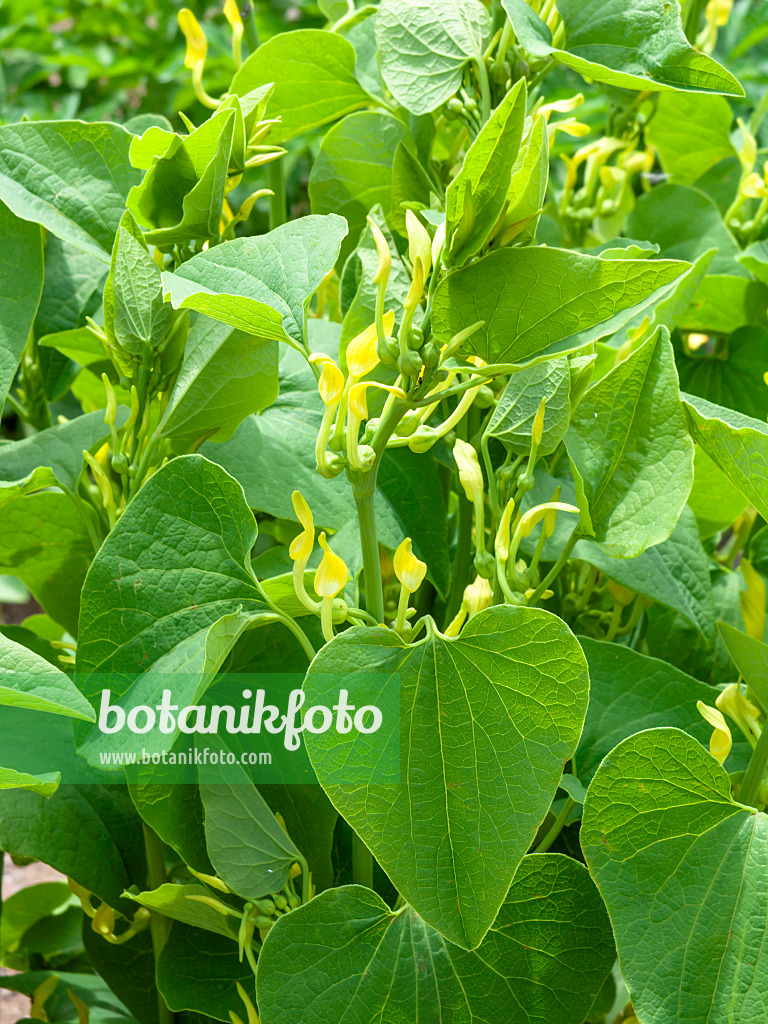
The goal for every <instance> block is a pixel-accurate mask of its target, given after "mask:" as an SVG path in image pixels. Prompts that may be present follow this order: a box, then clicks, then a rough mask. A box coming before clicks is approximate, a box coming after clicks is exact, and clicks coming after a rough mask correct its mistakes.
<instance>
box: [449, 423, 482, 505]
mask: <svg viewBox="0 0 768 1024" xmlns="http://www.w3.org/2000/svg"><path fill="white" fill-rule="evenodd" d="M453 457H454V459H456V465H457V466H458V469H459V481H460V483H461V486H462V487H463V488H464V493H465V494H466V496H467V499H468V500H469V501H472V502H474V501H477V500H479V499H481V498H482V495H483V491H484V488H483V471H482V470H481V469H480V463H479V462H478V461H477V452H476V451H475V449H474V448H473V447H472V445H471V444H468V443H467V442H466V441H462V440H461V439H460V438H457V440H456V443H455V444H454V446H453Z"/></svg>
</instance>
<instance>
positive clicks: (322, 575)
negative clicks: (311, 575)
mask: <svg viewBox="0 0 768 1024" xmlns="http://www.w3.org/2000/svg"><path fill="white" fill-rule="evenodd" d="M318 541H319V543H320V547H321V548H322V549H323V551H324V552H325V554H324V555H323V560H322V562H321V563H320V565H319V566H318V568H317V572H316V573H315V593H316V594H317V596H318V597H322V598H329V597H330V598H334V597H336V595H337V594H338V593H340V591H342V590H343V589H344V587H346V585H347V582H348V580H349V569H347V567H346V565H345V564H344V562H343V561H342V560H341V559H340V558H339V556H338V555H337V554H336V553H335V552H334V551H331V549H330V548H329V547H328V541H327V540H326V539H325V534H324V533H321V534H320V536H319V537H318Z"/></svg>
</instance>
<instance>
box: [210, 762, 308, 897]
mask: <svg viewBox="0 0 768 1024" xmlns="http://www.w3.org/2000/svg"><path fill="white" fill-rule="evenodd" d="M204 780H205V781H203V782H201V784H200V796H201V797H202V800H203V808H204V809H205V842H206V845H207V847H208V855H209V856H210V858H211V863H212V864H213V866H214V868H215V869H216V873H217V874H218V876H219V878H221V879H222V880H223V881H224V882H226V883H227V885H228V886H229V888H230V889H232V890H233V892H236V893H237V894H238V896H242V897H243V898H244V899H248V900H254V899H259V898H260V897H263V896H268V895H269V894H270V893H273V892H280V890H281V889H282V888H283V886H284V885H285V883H286V882H287V881H288V877H289V875H290V871H291V866H292V865H293V864H295V863H296V862H297V861H299V860H301V854H300V853H299V851H298V850H297V849H296V847H295V846H294V845H293V842H292V840H291V838H290V836H289V835H288V834H287V833H286V831H285V829H284V828H283V827H282V826H281V824H280V822H279V821H278V820H277V818H276V817H275V816H274V814H273V813H272V811H270V809H269V807H268V805H267V803H266V802H265V800H264V798H263V797H262V796H261V794H260V793H259V791H258V790H257V789H256V787H255V786H254V785H253V784H252V782H251V780H250V778H249V777H248V775H247V773H246V772H245V770H244V769H243V768H241V767H240V766H239V765H227V767H226V768H222V767H221V766H219V765H206V767H205V775H204Z"/></svg>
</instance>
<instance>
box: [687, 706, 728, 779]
mask: <svg viewBox="0 0 768 1024" xmlns="http://www.w3.org/2000/svg"><path fill="white" fill-rule="evenodd" d="M696 707H697V708H698V711H699V714H700V715H701V717H702V718H703V719H704V720H705V721H706V722H708V723H709V724H710V725H711V726H712V728H713V729H714V730H715V731H714V732H713V733H712V738H711V739H710V741H709V752H710V754H711V755H712V757H714V759H715V760H716V761H717V763H718V764H722V763H723V762H724V761H725V759H726V757H728V755H729V754H730V752H731V746H732V743H733V740H732V739H731V730H730V729H729V728H728V723H727V722H726V721H725V719H724V718H723V715H722V713H721V712H720V711H718V709H717V708H711V707H710V706H709V705H708V704H705V703H704V702H703V701H701V700H697V701H696Z"/></svg>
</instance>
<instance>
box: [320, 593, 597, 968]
mask: <svg viewBox="0 0 768 1024" xmlns="http://www.w3.org/2000/svg"><path fill="white" fill-rule="evenodd" d="M340 685H343V686H344V688H345V689H347V690H348V691H349V700H350V702H351V703H352V704H355V705H357V706H358V707H360V706H362V705H368V704H370V703H371V691H372V689H373V690H374V691H376V692H377V693H379V692H380V700H381V702H382V709H383V711H382V713H383V714H384V719H385V720H384V724H383V725H382V727H381V728H380V729H379V730H378V731H376V732H371V733H360V732H357V731H353V732H349V733H336V732H335V731H329V732H326V733H319V734H312V733H306V734H305V742H306V746H307V750H308V753H309V756H310V760H311V761H312V764H313V767H314V768H315V771H316V773H317V777H318V779H319V781H320V783H321V785H322V786H323V788H324V789H325V791H326V792H327V793H328V796H329V797H330V798H331V802H332V803H333V804H334V805H335V806H336V808H337V809H338V811H339V812H340V813H341V814H342V815H343V816H344V817H345V818H346V819H347V821H348V822H349V823H350V825H352V827H353V828H354V829H355V831H356V832H357V833H358V835H360V837H361V838H362V839H363V841H364V842H365V843H366V845H367V846H368V847H369V848H370V849H371V850H372V852H373V854H374V855H375V857H376V858H377V860H378V861H379V863H380V864H381V866H382V867H383V868H384V870H385V871H386V872H387V873H388V875H389V876H390V878H391V879H392V881H393V883H394V884H395V885H396V886H397V888H398V890H399V891H400V892H401V893H402V894H403V897H404V898H405V899H406V900H407V901H408V902H409V903H410V904H411V905H412V906H413V907H414V908H415V909H416V910H417V911H418V913H419V914H420V915H421V916H422V917H423V918H424V919H425V921H427V922H428V923H429V924H430V925H431V926H432V927H434V928H437V929H438V931H440V932H441V933H442V934H443V935H445V937H446V938H447V939H449V940H450V941H452V942H455V943H456V944H457V945H460V946H462V947H463V948H466V949H471V948H474V947H475V946H477V945H478V944H479V943H480V942H481V940H482V938H483V936H484V935H485V933H486V932H487V930H488V929H489V928H490V926H491V925H492V923H493V921H494V918H495V917H496V914H497V912H498V910H499V907H500V906H501V903H502V901H503V899H504V896H505V895H506V892H507V889H508V888H509V883H510V881H511V880H512V877H513V875H514V873H515V871H516V869H517V867H518V865H519V863H520V861H521V859H522V857H523V855H524V854H525V852H526V850H527V849H528V847H529V846H530V844H531V841H532V840H533V837H534V835H535V834H536V830H537V828H538V827H539V825H540V824H541V821H542V820H543V818H544V815H545V814H546V812H547V810H548V808H549V805H550V802H551V800H552V797H553V796H554V794H555V789H556V787H557V783H558V781H559V779H560V777H561V775H562V769H563V764H564V762H565V761H566V760H567V759H568V758H569V757H570V756H571V754H572V753H573V751H574V749H575V745H576V743H577V742H578V737H579V733H580V732H581V726H582V723H583V721H584V714H585V712H586V705H587V695H588V689H589V680H588V675H587V668H586V662H585V660H584V655H583V654H582V652H581V648H580V647H579V645H578V643H577V642H576V639H575V637H574V636H573V635H572V634H571V632H570V631H569V629H568V627H567V626H566V625H565V623H564V622H563V621H562V620H561V619H558V618H557V617H556V616H554V615H551V614H550V613H548V612H545V611H541V610H539V609H530V608H513V607H509V606H507V607H495V608H489V609H487V610H486V611H485V612H482V613H481V614H479V615H477V616H475V617H474V618H473V619H472V620H471V621H470V622H469V623H468V624H467V626H466V627H465V628H464V630H463V632H462V634H461V635H460V636H459V637H457V638H456V639H448V638H447V637H444V636H442V635H441V634H439V633H437V632H436V631H435V630H434V629H430V632H429V635H428V637H427V638H426V639H424V640H422V641H420V642H418V643H416V644H414V645H412V646H409V645H408V644H406V643H405V642H404V641H403V640H401V639H400V637H399V636H398V635H397V634H396V633H394V632H390V631H386V632H385V631H383V630H379V629H363V628H357V629H351V630H348V631H347V632H345V633H342V634H341V635H339V636H338V637H336V639H335V640H334V641H333V642H332V643H330V644H328V645H327V646H326V647H324V648H323V650H322V651H321V652H320V653H319V654H318V656H317V658H316V659H315V661H314V662H313V663H312V665H311V667H310V669H309V672H308V673H307V678H306V680H305V683H304V689H305V692H306V695H307V703H308V704H318V703H319V704H322V703H325V704H327V705H328V706H332V705H333V704H335V703H336V701H337V698H338V694H339V686H340ZM399 750H400V751H401V754H398V751H399Z"/></svg>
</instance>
